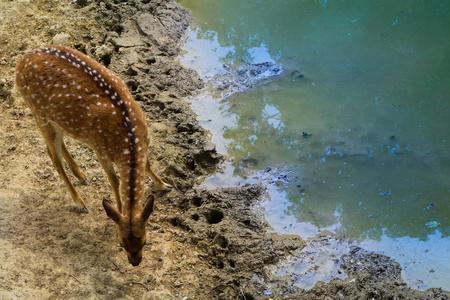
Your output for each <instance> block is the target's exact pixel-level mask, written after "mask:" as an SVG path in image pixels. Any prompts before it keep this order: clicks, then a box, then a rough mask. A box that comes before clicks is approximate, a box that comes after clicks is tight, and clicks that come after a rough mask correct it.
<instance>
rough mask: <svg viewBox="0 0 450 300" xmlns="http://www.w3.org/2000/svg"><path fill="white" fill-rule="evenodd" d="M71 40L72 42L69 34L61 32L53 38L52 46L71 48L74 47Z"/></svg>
mask: <svg viewBox="0 0 450 300" xmlns="http://www.w3.org/2000/svg"><path fill="white" fill-rule="evenodd" d="M71 40H72V38H71V37H70V35H69V34H67V33H64V32H61V33H58V34H57V35H55V36H54V37H53V39H52V44H56V45H64V46H71V45H72V41H71Z"/></svg>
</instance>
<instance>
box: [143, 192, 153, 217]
mask: <svg viewBox="0 0 450 300" xmlns="http://www.w3.org/2000/svg"><path fill="white" fill-rule="evenodd" d="M154 202H155V197H154V196H153V195H150V196H148V198H147V203H145V206H144V209H143V210H142V213H141V221H143V222H144V223H146V222H147V220H148V218H149V217H150V214H151V213H152V212H153V203H154Z"/></svg>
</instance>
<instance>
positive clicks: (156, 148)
mask: <svg viewBox="0 0 450 300" xmlns="http://www.w3.org/2000/svg"><path fill="white" fill-rule="evenodd" d="M0 20H1V22H0V114H1V116H2V117H1V118H0V141H1V143H0V298H1V299H449V296H448V293H445V292H442V291H441V290H438V289H432V290H429V291H427V292H425V293H420V292H417V291H414V290H411V289H409V288H407V287H406V286H405V284H404V283H403V281H402V279H401V277H400V268H399V266H398V264H397V263H395V262H393V261H392V260H390V259H389V258H388V257H385V256H382V255H378V254H373V253H365V252H364V251H363V250H361V249H353V250H352V251H351V253H350V255H348V256H346V257H345V258H344V260H343V264H342V272H345V273H346V274H347V278H345V279H339V280H334V281H332V282H330V283H328V284H320V283H318V284H316V286H315V287H314V288H313V289H312V290H310V291H302V290H300V289H298V288H295V287H293V286H292V284H291V279H290V278H289V276H284V277H281V278H277V277H275V276H273V275H272V273H271V272H270V266H271V265H273V264H275V263H276V262H278V261H280V260H282V259H284V258H286V257H288V256H289V255H291V254H294V253H295V252H296V251H300V250H301V249H302V248H303V247H304V241H302V239H301V238H300V237H295V236H294V237H281V236H278V235H276V234H270V233H268V231H267V229H268V228H267V225H266V224H265V222H264V220H263V216H262V214H260V213H258V212H257V211H256V210H254V209H253V206H254V205H255V204H256V203H257V201H258V199H259V197H260V195H261V194H262V193H264V189H263V188H262V187H260V186H257V185H251V186H244V187H239V188H228V189H217V190H214V191H206V190H198V189H196V188H195V184H196V183H197V182H198V178H199V176H201V175H205V174H207V173H210V172H214V171H215V170H216V167H217V165H218V164H219V163H220V161H221V160H222V158H221V156H220V155H218V154H217V153H216V151H215V148H214V145H212V144H211V143H209V142H208V135H207V133H206V132H205V131H204V130H203V129H202V128H201V127H200V126H199V125H198V122H197V120H196V116H195V115H194V114H193V113H192V111H191V110H190V108H189V106H188V105H187V104H186V102H184V100H183V97H186V96H189V95H192V94H194V93H196V92H197V91H198V90H199V89H200V88H202V87H203V85H204V83H203V82H202V81H201V80H200V79H199V77H198V76H197V75H196V74H195V72H193V71H191V70H187V69H185V68H183V67H182V66H180V65H179V64H178V63H177V62H176V60H175V59H176V57H177V55H178V53H179V48H178V47H179V41H180V39H181V37H182V35H183V32H184V30H185V29H186V28H187V27H188V25H189V15H188V14H187V13H186V12H185V11H184V10H182V9H181V8H180V7H178V6H177V5H176V4H175V3H174V2H173V1H171V0H151V1H149V0H146V1H144V0H143V1H118V0H115V1H111V0H103V1H102V0H101V1H98V0H95V1H94V0H76V1H68V0H63V1H50V0H19V1H7V0H0ZM51 43H62V44H66V45H69V46H72V47H75V48H77V49H79V50H80V51H83V52H85V53H87V54H89V55H90V56H92V57H94V58H95V59H97V60H99V61H100V62H102V63H103V64H105V65H106V66H107V67H109V68H110V69H112V70H113V71H115V72H116V73H118V74H119V76H120V77H122V78H123V79H124V80H125V82H126V83H127V85H128V86H129V88H130V90H131V91H132V93H133V95H134V97H135V99H136V100H137V101H139V103H140V105H141V107H142V109H143V110H144V112H145V114H146V117H147V120H148V126H149V128H150V132H151V136H152V143H151V147H150V149H149V153H150V159H151V162H152V165H153V169H154V170H155V171H156V172H157V173H159V174H161V175H162V177H163V178H164V179H165V180H166V181H167V182H169V183H170V184H172V185H173V186H174V189H173V190H172V191H170V192H165V193H162V192H157V191H156V190H155V189H154V186H153V185H152V183H151V182H150V180H148V187H149V188H148V190H147V193H148V194H149V193H154V194H155V196H156V201H155V212H154V213H153V215H152V216H151V217H150V220H149V223H148V231H149V233H148V235H149V237H148V241H149V242H148V244H147V245H146V246H145V248H144V259H143V262H142V263H141V264H140V265H139V266H138V267H132V266H131V265H129V264H128V262H127V259H126V255H125V253H124V251H123V250H122V248H121V247H120V245H119V243H118V239H117V229H116V226H115V225H114V223H113V222H112V221H111V220H108V218H107V216H106V214H105V212H104V211H103V208H102V206H101V200H102V199H103V198H105V197H106V198H110V199H112V198H113V195H112V191H111V189H110V187H109V185H108V183H107V179H106V176H105V175H104V173H103V171H102V170H101V167H100V165H99V164H98V162H97V160H96V158H95V155H94V153H93V151H92V150H90V149H89V148H87V147H85V146H84V145H83V144H80V143H78V142H76V141H74V140H67V145H68V147H69V149H70V151H71V152H72V153H73V156H74V157H75V160H76V161H77V162H78V163H79V165H80V167H81V168H82V169H83V170H84V171H85V173H86V175H87V176H88V178H89V180H90V184H89V185H79V186H77V189H78V190H79V192H80V194H81V195H82V196H83V197H84V198H85V201H86V203H87V205H88V207H89V209H90V213H89V214H82V213H79V212H78V210H77V209H76V207H75V205H74V203H72V200H71V199H70V196H69V194H68V193H67V190H66V188H65V186H64V184H63V182H62V181H61V180H60V178H59V176H58V174H57V173H56V170H55V169H54V168H53V167H52V166H51V162H50V159H49V158H48V157H47V155H46V153H45V150H44V149H45V148H44V141H43V139H42V138H41V136H40V133H39V132H38V129H37V127H36V126H35V124H34V120H33V117H32V115H31V113H30V110H29V109H28V108H26V106H25V105H24V103H23V101H22V99H21V98H20V96H19V95H18V93H17V91H16V90H15V88H14V68H15V66H16V65H17V63H18V61H19V60H20V58H21V57H22V56H23V54H24V53H26V52H27V51H31V50H35V49H37V48H39V47H42V46H46V45H48V44H51ZM69 173H70V172H68V174H69ZM71 178H72V179H73V180H74V181H75V178H74V177H73V176H72V177H71ZM322 238H323V239H326V238H327V237H322ZM269 287H270V288H269Z"/></svg>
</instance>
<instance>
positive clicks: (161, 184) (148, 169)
mask: <svg viewBox="0 0 450 300" xmlns="http://www.w3.org/2000/svg"><path fill="white" fill-rule="evenodd" d="M145 172H147V174H148V175H149V176H150V178H151V179H152V181H153V183H154V184H155V185H156V188H157V189H158V190H163V191H164V190H170V189H171V188H172V186H171V185H170V184H167V183H165V182H164V181H162V179H161V178H159V176H158V175H156V174H155V172H153V170H152V168H151V167H150V160H149V159H148V158H147V162H146V164H145Z"/></svg>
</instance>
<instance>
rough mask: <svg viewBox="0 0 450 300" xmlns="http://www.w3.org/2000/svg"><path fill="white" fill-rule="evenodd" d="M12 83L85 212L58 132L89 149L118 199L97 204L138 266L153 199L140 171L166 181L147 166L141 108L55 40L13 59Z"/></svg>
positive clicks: (90, 62) (113, 80)
mask: <svg viewBox="0 0 450 300" xmlns="http://www.w3.org/2000/svg"><path fill="white" fill-rule="evenodd" d="M16 84H17V87H18V89H19V90H20V93H21V94H22V97H23V98H24V100H25V102H26V103H27V105H28V106H29V108H30V109H31V111H32V113H33V115H34V118H35V119H36V123H37V125H38V127H39V129H40V130H41V132H42V136H43V137H44V139H45V142H46V145H47V154H48V156H50V159H51V161H52V163H53V165H54V167H55V168H56V170H57V171H58V173H59V174H60V176H61V178H62V179H63V181H64V183H65V185H66V186H67V188H68V190H69V192H70V195H71V197H72V199H73V201H74V202H75V203H76V204H77V205H78V207H79V208H80V209H81V210H82V211H83V212H86V213H88V212H89V211H88V209H87V207H86V204H85V203H84V201H83V199H82V198H81V197H80V195H79V193H78V192H77V191H76V189H75V188H74V186H73V184H72V183H71V182H70V180H69V178H68V177H67V174H66V172H65V171H64V168H63V163H62V159H61V157H63V158H64V159H65V161H66V162H67V165H68V166H69V169H70V170H71V171H72V173H73V174H74V175H75V177H77V178H78V179H79V180H80V181H81V182H86V181H87V179H86V175H85V174H84V173H83V171H82V170H81V169H80V167H79V166H78V165H77V163H76V162H75V161H74V159H73V157H72V155H71V154H70V153H69V151H68V150H67V148H66V146H65V144H64V140H63V136H64V134H67V135H68V136H70V137H73V138H75V139H77V140H80V141H82V142H84V143H86V144H87V145H89V146H90V147H91V148H93V149H94V150H95V153H96V155H97V157H98V160H99V162H100V164H101V166H102V167H103V169H104V170H105V172H106V174H107V176H108V179H109V182H110V184H111V187H112V189H113V192H114V195H115V198H116V203H117V209H116V208H114V206H113V205H112V204H111V203H110V202H108V201H107V200H103V207H104V209H105V211H106V214H107V215H108V216H109V217H110V218H111V219H112V220H113V221H114V222H115V223H116V224H117V226H118V229H119V239H120V242H121V244H122V246H123V247H124V248H125V250H126V252H127V256H128V261H129V262H130V263H131V264H132V265H133V266H137V265H138V264H139V263H140V262H141V260H142V248H143V246H144V244H145V241H146V230H145V227H146V223H147V221H148V218H149V216H150V214H151V213H152V211H153V202H154V197H153V196H152V195H151V196H149V197H148V199H147V201H146V203H145V204H144V203H143V197H144V186H145V172H147V173H148V175H149V176H150V177H151V179H152V181H153V182H154V183H155V185H156V187H157V188H158V189H169V188H171V186H170V185H168V184H166V183H164V182H163V181H162V180H161V179H160V178H159V177H158V176H157V175H156V174H155V173H154V172H153V171H152V169H151V168H150V163H149V160H148V157H147V149H148V146H149V141H150V136H149V134H148V129H147V125H146V120H145V116H144V113H143V112H142V110H141V109H140V107H139V106H138V104H137V103H136V102H135V100H134V99H133V98H132V95H131V93H130V91H129V90H128V88H127V87H126V85H125V83H124V82H123V81H122V80H121V79H120V78H119V77H118V76H117V75H116V74H114V73H113V72H112V71H110V70H109V69H107V68H106V67H104V66H102V65H101V64H100V63H98V62H96V61H95V60H94V59H92V58H90V57H88V56H87V55H85V54H83V53H81V52H79V51H77V50H74V49H72V48H69V47H65V46H59V45H53V46H49V47H47V48H43V49H40V50H36V51H33V52H30V53H28V54H26V55H25V56H24V57H23V59H22V60H21V61H20V62H19V64H18V66H17V70H16ZM114 165H115V166H116V168H117V169H118V173H119V175H120V179H119V178H118V177H117V175H116V171H115V169H114Z"/></svg>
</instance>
